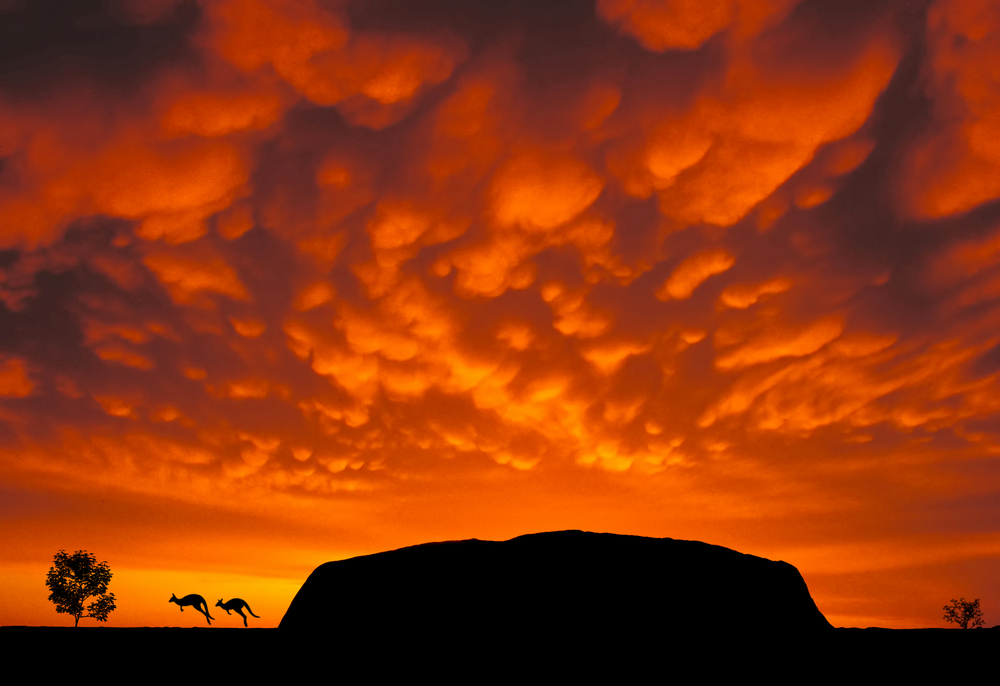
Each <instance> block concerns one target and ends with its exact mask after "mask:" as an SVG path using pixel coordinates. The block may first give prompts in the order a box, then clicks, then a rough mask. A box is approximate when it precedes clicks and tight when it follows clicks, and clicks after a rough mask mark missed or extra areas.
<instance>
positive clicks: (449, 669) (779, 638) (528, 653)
mask: <svg viewBox="0 0 1000 686" xmlns="http://www.w3.org/2000/svg"><path fill="white" fill-rule="evenodd" d="M653 631H654V630H653V629H651V628H648V629H646V630H645V632H644V630H643V629H642V628H640V627H618V628H617V629H616V630H615V631H609V632H608V635H607V636H595V637H594V638H593V641H592V642H589V643H588V644H586V645H579V644H576V643H574V644H573V645H567V644H565V643H560V641H559V640H558V637H552V640H550V641H548V642H547V643H546V644H545V645H539V644H525V643H523V642H521V641H519V640H518V633H517V631H515V630H512V631H510V632H509V640H507V641H505V642H502V643H499V644H497V643H493V644H490V645H486V644H480V643H478V642H477V641H476V638H475V637H474V636H466V637H464V638H463V639H460V640H459V641H458V643H459V644H458V645H456V644H455V643H454V642H451V643H444V642H439V641H436V640H435V637H434V636H419V637H406V638H404V637H399V636H396V637H391V636H388V637H380V636H371V637H365V638H358V639H356V640H352V641H346V642H344V641H341V642H336V643H334V642H330V641H329V640H324V639H312V638H310V637H309V636H304V635H303V634H301V633H298V632H288V631H285V630H282V629H252V628H251V629H230V628H225V629H223V628H215V627H212V628H208V627H205V628H192V629H175V628H135V629H127V628H108V627H100V626H98V627H79V628H73V627H19V626H13V627H0V645H2V646H3V654H4V655H5V657H7V660H6V662H7V663H8V665H10V664H12V658H14V659H17V660H18V663H19V664H22V665H23V664H28V663H34V664H38V665H40V667H41V668H42V669H43V670H45V671H46V672H49V673H51V672H50V670H51V671H52V672H60V673H61V672H63V671H64V670H66V669H69V670H71V671H76V672H77V673H78V674H82V673H83V672H84V671H86V670H88V669H91V668H93V669H95V670H96V671H97V672H98V674H99V675H102V676H106V677H107V678H108V679H109V680H111V681H112V682H118V681H119V679H121V678H124V677H126V676H127V678H128V679H129V680H130V681H131V680H138V679H148V678H149V677H154V676H155V675H156V673H157V672H162V673H164V676H167V678H180V679H188V678H191V677H195V678H197V676H198V675H199V674H201V675H205V676H212V677H213V678H216V677H217V678H234V677H235V678H250V679H255V678H287V677H294V676H299V675H301V676H302V677H304V678H307V679H309V680H310V681H312V680H313V679H315V678H317V676H322V677H323V680H343V679H348V680H355V679H362V678H363V679H365V680H369V679H372V678H380V679H381V678H385V677H389V678H408V677H412V676H414V675H430V676H432V677H436V678H439V679H444V680H446V681H452V682H459V681H461V682H463V683H479V682H482V681H484V680H486V681H490V680H492V677H497V676H503V677H507V678H517V679H519V680H520V679H525V680H529V681H531V682H535V681H537V680H545V681H554V682H557V683H559V682H563V681H565V680H566V679H574V680H576V679H582V680H585V681H588V682H592V681H594V680H598V681H602V682H603V681H608V682H611V683H615V682H617V683H638V682H642V683H646V682H649V681H651V680H653V681H657V682H663V681H673V680H676V679H678V678H680V679H682V680H685V681H689V680H691V679H694V678H695V677H697V678H699V679H709V680H710V681H715V679H716V678H717V677H720V676H725V677H729V678H731V677H749V676H750V675H757V676H761V675H763V676H765V677H766V678H768V679H769V680H774V681H777V682H778V683H810V682H816V681H820V682H821V681H822V678H823V677H824V676H826V677H830V676H836V677H839V678H846V679H851V682H852V683H856V682H858V681H860V682H861V683H875V682H876V681H889V682H898V680H899V679H900V678H909V677H913V678H915V679H919V681H920V682H927V681H926V680H927V679H928V678H931V677H929V675H930V674H931V673H938V672H941V671H942V670H944V671H950V672H951V673H952V674H953V675H957V674H958V673H961V672H962V671H963V670H964V669H968V668H973V669H976V666H979V667H983V668H986V669H989V667H990V666H992V664H993V658H994V656H995V655H996V654H997V648H998V647H1000V627H994V628H992V629H973V630H969V631H962V630H960V629H910V630H890V629H833V630H830V631H828V632H824V633H823V634H822V635H821V636H818V635H815V634H811V635H796V633H795V632H794V631H790V632H787V633H783V634H781V635H775V634H773V633H761V632H755V631H753V630H752V628H750V629H749V630H747V631H742V632H737V631H726V632H713V633H710V634H703V635H694V634H682V635H672V636H660V637H653V636H652V635H651V634H652V632H653ZM627 634H628V635H630V636H627ZM18 656H21V657H23V658H24V659H23V660H22V659H20V658H18ZM223 675H225V677H223ZM39 676H40V675H39ZM965 680H966V679H964V678H961V679H959V681H965ZM973 681H975V679H973Z"/></svg>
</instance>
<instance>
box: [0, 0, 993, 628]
mask: <svg viewBox="0 0 1000 686" xmlns="http://www.w3.org/2000/svg"><path fill="white" fill-rule="evenodd" d="M998 64H1000V5H997V3H995V2H992V1H991V0H713V1H712V2H703V1H701V0H546V2H537V1H536V0H491V2H469V1H468V0H353V1H349V0H280V1H279V0H201V1H195V0H77V1H76V2H73V3H65V2H60V1H59V0H0V579H2V580H3V581H2V582H0V586H2V594H0V624H3V625H22V624H24V625H62V624H67V623H68V622H70V621H71V620H67V619H66V617H65V615H57V614H56V613H55V612H54V607H53V606H52V605H51V604H50V603H49V602H48V601H47V595H48V593H47V589H46V588H45V586H44V578H45V573H46V571H47V570H48V567H49V566H51V564H52V556H53V555H54V554H55V553H56V552H57V551H58V550H60V549H64V550H66V551H68V552H72V551H75V550H80V549H83V550H87V551H89V552H92V553H94V554H95V555H96V556H97V559H98V560H106V561H107V562H108V564H109V565H110V566H111V569H112V571H113V573H114V575H115V576H114V578H113V580H112V583H111V587H110V590H111V591H114V592H115V593H116V598H117V599H118V609H117V610H116V611H115V612H114V613H112V615H111V616H110V619H109V621H108V625H109V626H193V625H198V624H199V620H203V619H204V618H203V617H201V615H198V614H196V613H194V612H193V611H191V610H187V611H185V612H184V613H183V614H182V613H181V612H179V611H178V608H177V606H176V605H172V604H169V603H167V600H168V598H169V596H170V595H171V594H176V595H177V596H178V597H181V596H183V595H186V594H189V593H199V594H201V595H203V596H204V597H205V598H206V599H207V600H208V602H209V605H210V606H214V604H215V601H216V599H219V598H225V599H227V600H228V599H229V598H231V597H233V596H236V597H240V598H243V599H245V600H246V601H247V602H248V603H249V604H250V606H251V607H252V608H253V610H254V611H255V612H256V613H257V614H258V615H261V619H259V620H255V619H253V618H251V620H250V621H251V622H252V624H251V625H252V626H261V627H268V626H276V625H277V623H278V622H279V621H280V619H281V615H282V614H283V613H284V611H285V609H286V608H287V606H288V603H289V602H290V601H291V598H292V597H293V596H294V594H295V592H296V591H297V589H298V588H299V586H300V585H301V584H302V582H303V581H304V580H305V578H306V577H307V576H308V574H309V573H310V572H311V571H312V570H313V569H314V568H315V567H316V566H318V565H319V564H322V563H324V562H327V561H330V560H336V559H343V558H347V557H352V556H355V555H361V554H370V553H375V552H379V551H382V550H389V549H394V548H398V547H402V546H405V545H413V544H418V543H424V542H429V541H438V540H454V539H466V538H481V539H493V540H504V539H509V538H512V537H514V536H517V535H521V534H526V533H533V532H539V531H550V530H561V529H584V530H590V531H606V532H613V533H621V534H636V535H643V536H656V537H671V538H678V539H692V540H702V541H706V542H708V543H714V544H718V545H723V546H726V547H729V548H733V549H735V550H739V551H741V552H744V553H750V554H754V555H759V556H762V557H767V558H770V559H776V560H777V559H781V560H784V561H786V562H789V563H791V564H793V565H795V566H796V567H797V568H798V569H799V571H800V572H801V573H802V575H803V577H804V578H805V580H806V583H807V584H808V586H809V589H810V591H811V593H812V596H813V598H814V599H815V601H816V603H817V605H818V607H819V609H820V610H821V611H822V612H823V613H824V614H825V616H826V617H827V618H828V619H829V620H830V621H831V622H832V623H833V624H834V625H835V626H859V627H865V626H883V627H893V628H907V627H928V626H946V623H945V622H944V621H943V619H942V615H943V611H942V607H943V605H944V604H946V603H948V602H949V601H950V600H951V599H953V598H959V597H965V598H969V599H971V598H981V599H982V609H983V612H984V615H985V617H984V618H985V620H986V625H987V626H993V625H994V624H998V623H1000V459H998V458H1000V389H998V385H997V380H998V375H1000V202H998V198H1000V71H998V70H997V67H996V65H998ZM524 573H525V574H541V573H543V572H542V571H541V570H525V572H524ZM636 574H637V577H638V578H637V579H636V582H637V583H645V584H656V583H657V572H656V570H654V569H650V570H637V572H636ZM640 575H641V576H640ZM378 590H379V589H377V588H371V589H345V590H344V592H345V593H346V592H364V593H378ZM488 590H489V589H484V592H488ZM213 616H214V617H216V622H215V624H214V625H215V626H238V624H239V623H240V621H241V620H240V618H239V617H236V616H235V615H233V616H231V617H227V616H226V615H225V614H224V613H223V612H222V610H221V609H217V610H216V614H214V615H213ZM720 621H725V622H726V623H730V622H732V623H739V622H746V623H751V624H752V622H753V618H744V617H727V618H720ZM88 622H89V623H90V624H93V623H94V620H83V622H82V623H81V624H83V625H87V624H88Z"/></svg>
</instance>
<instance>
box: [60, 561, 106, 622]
mask: <svg viewBox="0 0 1000 686" xmlns="http://www.w3.org/2000/svg"><path fill="white" fill-rule="evenodd" d="M109 583H111V568H110V567H108V563H107V562H98V561H97V557H95V556H94V555H93V554H91V553H88V552H87V551H86V550H77V551H76V552H75V553H73V554H72V555H68V554H66V551H65V550H60V551H59V552H58V553H56V555H55V565H54V566H53V567H50V568H49V575H48V577H47V578H46V579H45V585H46V586H48V587H49V590H50V591H52V593H50V594H49V600H50V601H52V602H53V603H55V604H56V612H58V613H60V614H63V613H65V614H68V615H70V616H72V617H73V618H75V619H76V623H75V624H74V625H73V626H80V619H81V618H84V617H89V618H91V619H96V620H97V621H99V622H106V621H108V615H109V614H111V612H112V611H113V610H114V609H115V594H114V593H108V584H109ZM94 596H97V598H96V599H95V600H94V601H93V602H92V603H90V604H89V605H87V607H86V608H85V607H84V606H83V603H84V601H86V600H87V599H88V598H92V597H94ZM84 612H86V614H84Z"/></svg>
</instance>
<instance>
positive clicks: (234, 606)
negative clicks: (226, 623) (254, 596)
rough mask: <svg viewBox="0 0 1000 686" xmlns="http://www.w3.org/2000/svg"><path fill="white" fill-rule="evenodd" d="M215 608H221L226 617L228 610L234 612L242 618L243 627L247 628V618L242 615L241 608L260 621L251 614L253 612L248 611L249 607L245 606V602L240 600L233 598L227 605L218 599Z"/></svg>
mask: <svg viewBox="0 0 1000 686" xmlns="http://www.w3.org/2000/svg"><path fill="white" fill-rule="evenodd" d="M215 606H216V607H221V608H222V609H223V610H225V611H226V614H227V615H228V614H229V611H230V610H236V613H237V614H238V615H239V616H240V617H242V618H243V626H249V625H248V624H247V616H246V615H245V614H243V608H246V609H247V612H249V613H250V614H252V615H253V616H254V617H257V619H260V617H259V616H258V615H254V614H253V610H251V609H250V606H249V605H248V604H247V601H245V600H243V599H242V598H233V599H232V600H230V601H229V602H228V603H224V602H222V598H219V602H217V603H216V604H215Z"/></svg>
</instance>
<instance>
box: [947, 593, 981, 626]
mask: <svg viewBox="0 0 1000 686" xmlns="http://www.w3.org/2000/svg"><path fill="white" fill-rule="evenodd" d="M944 618H945V619H946V620H947V621H949V622H954V623H955V624H958V625H959V626H960V627H962V628H963V629H968V628H969V627H970V626H972V627H977V626H983V612H982V610H980V609H979V598H976V599H975V600H966V599H965V598H959V599H958V600H955V599H954V598H952V599H951V605H945V606H944Z"/></svg>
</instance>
